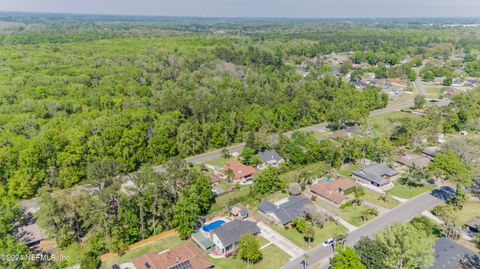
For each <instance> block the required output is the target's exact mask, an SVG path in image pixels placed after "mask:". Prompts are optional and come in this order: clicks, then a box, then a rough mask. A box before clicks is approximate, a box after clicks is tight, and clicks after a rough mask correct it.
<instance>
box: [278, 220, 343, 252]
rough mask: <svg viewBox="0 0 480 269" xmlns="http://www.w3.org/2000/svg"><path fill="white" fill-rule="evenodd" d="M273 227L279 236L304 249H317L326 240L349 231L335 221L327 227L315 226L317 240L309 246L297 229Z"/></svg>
mask: <svg viewBox="0 0 480 269" xmlns="http://www.w3.org/2000/svg"><path fill="white" fill-rule="evenodd" d="M271 227H272V229H274V230H275V231H277V232H278V233H279V234H281V235H283V236H285V238H287V239H288V240H290V241H291V242H292V243H294V244H295V245H297V246H299V247H301V248H304V249H308V248H309V247H310V248H313V247H316V246H318V245H319V244H321V243H322V242H323V241H325V240H326V239H329V238H332V237H334V236H335V235H337V234H341V233H345V232H346V231H347V230H346V229H345V228H344V227H343V226H342V225H340V224H337V223H335V222H334V221H331V222H329V223H327V224H326V225H325V226H323V228H319V227H317V226H315V227H314V229H315V238H314V239H313V241H312V243H311V244H310V246H309V243H308V242H306V241H305V239H304V237H303V235H302V234H301V233H299V232H298V231H297V230H296V229H295V228H290V229H285V228H283V227H280V226H278V225H272V226H271Z"/></svg>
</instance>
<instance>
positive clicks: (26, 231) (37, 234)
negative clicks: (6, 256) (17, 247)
mask: <svg viewBox="0 0 480 269" xmlns="http://www.w3.org/2000/svg"><path fill="white" fill-rule="evenodd" d="M14 235H15V238H16V239H17V240H19V241H22V242H24V243H25V244H26V245H27V246H28V247H29V248H36V247H39V246H40V244H41V243H42V241H44V240H45V239H46V236H45V234H44V232H43V230H42V229H41V228H40V226H39V225H38V224H37V223H35V222H30V223H29V224H25V225H19V226H18V227H17V228H16V230H15V232H14Z"/></svg>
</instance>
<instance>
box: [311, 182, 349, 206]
mask: <svg viewBox="0 0 480 269" xmlns="http://www.w3.org/2000/svg"><path fill="white" fill-rule="evenodd" d="M354 187H355V183H354V182H352V181H351V180H350V179H348V178H346V177H342V176H339V177H337V178H336V179H335V180H331V181H329V180H323V179H320V180H319V181H318V182H317V183H316V184H313V185H312V186H311V187H310V191H311V192H313V193H314V194H316V195H319V196H321V197H323V198H325V199H327V200H329V201H331V202H333V203H335V204H338V205H339V204H342V203H344V202H346V201H347V200H348V197H347V195H346V194H345V192H347V191H349V190H351V189H353V188H354Z"/></svg>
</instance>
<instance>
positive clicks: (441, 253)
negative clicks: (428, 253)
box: [428, 238, 480, 269]
mask: <svg viewBox="0 0 480 269" xmlns="http://www.w3.org/2000/svg"><path fill="white" fill-rule="evenodd" d="M434 257H435V263H434V264H433V266H432V267H430V268H428V269H453V268H456V266H457V265H459V264H460V261H461V260H462V259H464V258H466V260H468V261H469V262H470V263H471V264H472V265H473V267H466V268H480V256H479V255H478V254H475V253H474V252H473V251H471V250H469V249H467V248H465V247H463V246H461V245H459V244H457V243H455V242H454V241H452V240H449V239H447V238H440V239H438V240H437V241H436V242H435V254H434Z"/></svg>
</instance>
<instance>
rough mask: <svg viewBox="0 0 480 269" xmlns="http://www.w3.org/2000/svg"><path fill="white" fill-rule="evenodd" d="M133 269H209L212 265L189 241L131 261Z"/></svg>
mask: <svg viewBox="0 0 480 269" xmlns="http://www.w3.org/2000/svg"><path fill="white" fill-rule="evenodd" d="M131 264H133V266H134V267H135V268H133V269H209V268H213V267H214V265H213V264H212V263H211V262H210V261H209V260H208V259H207V257H205V254H203V253H202V251H201V250H200V249H199V248H198V247H197V246H196V245H195V244H193V243H192V242H191V241H190V242H188V243H186V244H184V245H181V246H178V247H176V248H172V249H169V250H167V251H165V252H161V253H155V252H150V253H147V254H143V255H142V256H140V257H137V258H135V259H133V260H132V263H131Z"/></svg>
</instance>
